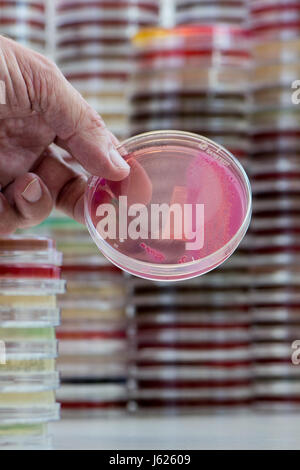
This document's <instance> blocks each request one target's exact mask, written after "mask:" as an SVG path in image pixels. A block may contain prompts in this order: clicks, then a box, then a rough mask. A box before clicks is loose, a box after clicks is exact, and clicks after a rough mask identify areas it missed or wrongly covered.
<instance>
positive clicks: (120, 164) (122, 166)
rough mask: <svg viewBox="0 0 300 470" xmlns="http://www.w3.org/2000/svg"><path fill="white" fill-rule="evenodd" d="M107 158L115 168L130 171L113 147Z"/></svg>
mask: <svg viewBox="0 0 300 470" xmlns="http://www.w3.org/2000/svg"><path fill="white" fill-rule="evenodd" d="M109 156H110V159H111V161H112V162H113V164H114V165H115V166H116V167H117V168H120V169H121V170H127V171H128V170H130V166H129V165H128V163H126V162H125V160H124V158H122V157H121V155H120V154H119V152H118V151H117V150H116V149H115V148H114V147H112V148H111V149H110V151H109Z"/></svg>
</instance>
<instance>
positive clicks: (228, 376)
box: [129, 271, 252, 413]
mask: <svg viewBox="0 0 300 470" xmlns="http://www.w3.org/2000/svg"><path fill="white" fill-rule="evenodd" d="M236 277H238V275H237V274H235V275H233V276H227V277H225V276H224V274H223V273H221V274H220V273H218V271H215V272H214V273H209V274H206V275H205V276H203V277H201V278H198V279H194V280H192V281H186V282H184V283H180V284H176V285H175V284H168V283H164V284H163V283H151V284H150V283H149V282H146V281H143V280H135V281H133V284H132V288H133V292H132V295H133V301H132V315H131V328H130V335H131V346H132V357H133V358H134V360H133V361H132V367H131V371H130V377H131V380H130V387H129V389H130V397H131V400H130V409H131V411H136V410H138V411H141V412H145V411H147V410H149V411H151V412H153V411H159V412H165V413H189V412H195V411H196V412H199V413H201V412H204V413H219V412H220V413H223V412H237V411H239V412H241V411H244V410H247V409H248V407H249V406H250V404H251V402H252V370H251V343H250V341H251V335H250V326H251V325H250V315H249V311H248V304H247V297H248V294H247V286H246V285H245V287H244V289H243V288H242V287H241V283H237V280H236ZM242 277H243V275H242ZM243 279H244V281H246V279H245V278H243ZM238 284H239V285H240V287H239V288H238V287H232V286H236V285H238ZM245 284H246V282H245Z"/></svg>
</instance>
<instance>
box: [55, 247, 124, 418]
mask: <svg viewBox="0 0 300 470" xmlns="http://www.w3.org/2000/svg"><path fill="white" fill-rule="evenodd" d="M98 258H99V260H102V263H103V264H102V265H99V266H95V265H83V266H78V265H77V266H64V268H63V273H62V275H63V277H64V278H65V279H66V280H67V293H66V294H65V295H63V296H61V299H60V306H61V308H62V324H61V326H60V328H59V329H58V338H59V340H60V358H59V361H58V369H59V371H60V373H61V382H62V386H61V388H60V390H59V392H58V398H59V401H60V402H61V404H62V410H63V413H64V416H76V417H80V416H83V417H87V416H89V415H91V416H93V417H96V416H99V415H102V414H103V413H105V414H111V413H115V412H117V413H120V412H125V411H126V409H127V402H128V392H127V385H128V341H127V320H126V305H125V300H126V283H125V281H124V277H123V274H122V273H121V271H120V270H119V269H118V268H116V267H114V266H113V265H108V264H107V262H106V261H105V260H104V259H103V258H101V256H100V255H98Z"/></svg>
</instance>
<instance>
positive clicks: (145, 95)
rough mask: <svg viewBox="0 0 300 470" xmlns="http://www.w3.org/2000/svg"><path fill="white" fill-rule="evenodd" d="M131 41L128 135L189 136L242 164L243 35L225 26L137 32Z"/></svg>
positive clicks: (245, 72) (245, 146)
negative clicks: (174, 132) (204, 139)
mask: <svg viewBox="0 0 300 470" xmlns="http://www.w3.org/2000/svg"><path fill="white" fill-rule="evenodd" d="M133 41H134V45H135V50H136V65H135V69H134V73H133V77H132V83H131V87H130V97H131V107H130V111H131V117H130V123H131V134H132V135H136V134H139V133H141V132H146V131H153V130H163V129H168V130H169V129H180V130H182V131H188V132H195V133H197V134H200V135H204V136H205V137H208V138H210V139H211V140H214V141H216V142H217V143H219V144H221V145H224V147H226V148H227V149H228V150H230V151H231V152H232V153H233V154H234V155H235V156H236V157H238V158H241V159H243V158H245V157H246V155H247V150H248V136H247V114H246V86H247V80H248V73H249V51H248V40H247V36H246V34H245V33H244V31H243V30H242V29H240V28H236V27H227V26H182V27H176V28H173V29H159V28H156V29H145V30H142V31H141V32H140V33H138V34H137V35H136V36H135V38H134V40H133Z"/></svg>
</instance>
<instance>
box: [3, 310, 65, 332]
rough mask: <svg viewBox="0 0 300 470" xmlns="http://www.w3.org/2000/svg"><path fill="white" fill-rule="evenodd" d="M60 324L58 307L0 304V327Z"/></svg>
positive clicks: (33, 326) (42, 326) (51, 325)
mask: <svg viewBox="0 0 300 470" xmlns="http://www.w3.org/2000/svg"><path fill="white" fill-rule="evenodd" d="M59 324H60V311H59V309H58V308H47V307H42V306H41V307H34V306H33V307H31V308H28V307H27V308H25V307H19V308H18V307H11V306H9V305H7V306H5V305H1V307H0V328H48V327H54V326H58V325H59Z"/></svg>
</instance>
